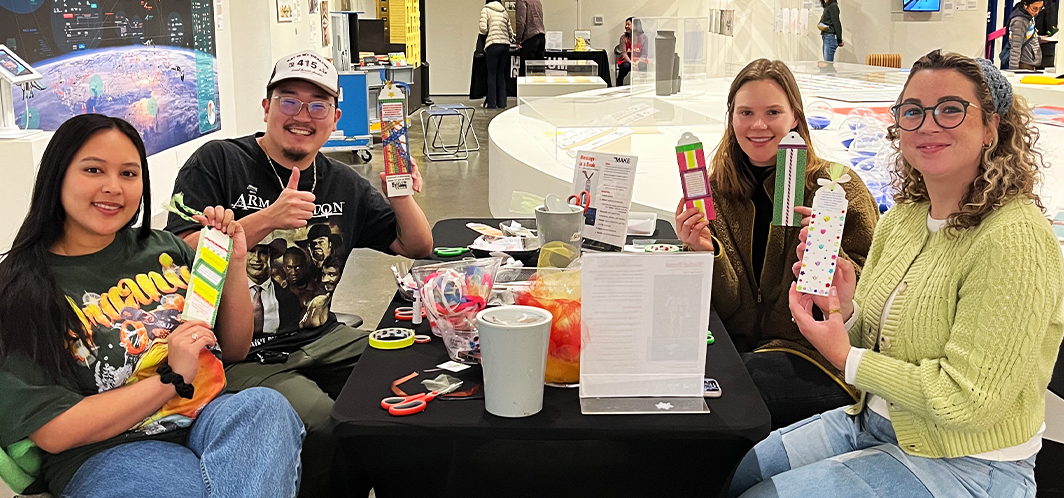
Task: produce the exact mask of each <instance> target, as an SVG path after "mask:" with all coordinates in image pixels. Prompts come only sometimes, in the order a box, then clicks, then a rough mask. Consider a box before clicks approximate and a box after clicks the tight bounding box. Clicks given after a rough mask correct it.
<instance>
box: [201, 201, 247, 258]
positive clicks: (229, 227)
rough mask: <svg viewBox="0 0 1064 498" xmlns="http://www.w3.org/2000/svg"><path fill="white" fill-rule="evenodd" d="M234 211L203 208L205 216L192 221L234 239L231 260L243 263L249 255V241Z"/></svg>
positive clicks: (214, 207) (211, 207) (220, 207)
mask: <svg viewBox="0 0 1064 498" xmlns="http://www.w3.org/2000/svg"><path fill="white" fill-rule="evenodd" d="M234 218H235V216H234V214H233V210H232V209H225V208H224V207H222V206H207V207H205V208H203V215H202V216H200V215H195V216H193V217H192V219H194V220H196V221H198V222H200V224H202V225H203V226H209V227H213V228H215V229H217V230H221V231H222V233H224V234H226V235H228V236H229V237H230V238H232V239H233V254H232V256H230V260H231V261H232V260H239V261H243V260H244V259H245V258H246V256H247V253H248V245H247V239H246V238H245V237H244V227H243V225H241V224H240V222H239V221H236V220H235V219H234Z"/></svg>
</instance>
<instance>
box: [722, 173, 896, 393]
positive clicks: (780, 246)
mask: <svg viewBox="0 0 1064 498" xmlns="http://www.w3.org/2000/svg"><path fill="white" fill-rule="evenodd" d="M846 173H847V174H849V175H850V178H851V180H850V181H849V182H847V183H843V184H841V185H842V187H843V188H844V189H845V190H846V199H847V200H848V201H849V208H848V210H849V213H847V218H846V225H845V227H844V229H843V234H842V248H841V249H840V251H839V255H840V256H842V257H845V258H846V259H848V260H850V261H852V262H853V264H854V267H855V269H856V270H857V276H858V277H860V275H861V267H862V266H864V263H865V258H866V257H867V255H868V249H869V248H870V247H871V245H872V233H873V231H874V230H875V227H876V221H878V220H879V209H878V207H877V204H876V202H875V198H874V197H872V194H871V193H870V192H869V191H868V187H866V186H865V184H864V183H863V182H862V181H861V179H860V177H858V176H857V174H855V173H854V172H853V171H851V170H850V169H849V168H847V169H846ZM827 176H828V175H827V168H824V169H822V170H821V171H820V172H819V173H818V174H817V178H827ZM775 186H776V175H775V173H773V174H771V175H769V177H768V178H767V179H766V180H765V183H764V184H763V187H764V189H765V191H766V192H767V193H768V196H769V198H770V199H771V198H773V196H774V195H775ZM814 192H815V189H810V188H808V187H806V190H805V205H806V206H811V205H812V204H813V194H814ZM713 204H714V206H715V208H716V211H717V218H716V219H715V220H713V221H711V222H710V229H711V230H712V231H713V237H714V241H715V243H716V246H717V249H718V253H717V256H716V259H715V260H714V262H713V307H714V308H715V309H716V310H717V313H718V314H719V315H720V318H721V320H722V321H723V322H724V326H725V327H727V329H728V333H729V334H730V336H731V338H732V341H733V342H734V343H735V347H736V348H737V349H738V350H739V352H741V353H742V352H749V351H755V350H756V351H767V350H773V351H786V352H788V353H792V354H796V355H798V356H801V357H803V358H805V359H807V360H810V361H812V362H814V363H816V364H817V365H819V366H820V367H821V368H822V369H823V370H824V371H825V372H827V373H828V374H830V375H831V376H832V377H834V378H835V380H837V381H838V382H839V384H840V385H842V386H843V387H844V388H846V390H847V391H848V392H850V394H851V395H852V396H853V397H854V400H856V399H857V396H858V393H857V390H856V389H855V388H854V387H853V386H850V385H847V384H846V383H845V382H844V381H843V380H842V379H843V378H844V375H843V373H842V372H841V371H839V370H838V369H836V368H835V367H833V366H832V365H831V363H830V362H828V361H827V359H825V358H824V356H823V355H821V354H820V353H819V352H818V351H817V350H816V348H814V347H813V346H812V345H811V344H810V343H809V341H808V340H806V339H805V337H803V336H802V333H801V332H800V331H799V330H798V326H796V325H795V324H794V322H792V321H791V312H790V309H789V308H788V297H787V294H788V291H789V290H790V286H791V282H793V281H794V280H795V278H794V273H793V270H792V269H791V267H792V266H793V265H794V263H795V262H797V261H798V255H797V254H796V249H797V247H798V232H799V231H800V230H801V227H780V226H773V227H772V228H771V229H770V231H769V236H768V247H767V248H766V250H765V262H764V265H763V266H762V270H761V281H760V282H757V281H756V280H755V277H754V271H753V264H752V263H751V261H750V259H751V254H752V253H753V251H752V249H751V246H752V245H753V222H754V202H753V201H752V200H750V199H743V200H741V201H736V200H734V199H727V198H725V197H723V196H720V197H718V196H714V197H713ZM818 318H819V317H818Z"/></svg>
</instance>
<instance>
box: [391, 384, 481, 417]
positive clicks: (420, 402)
mask: <svg viewBox="0 0 1064 498" xmlns="http://www.w3.org/2000/svg"><path fill="white" fill-rule="evenodd" d="M461 386H462V383H461V382H456V383H454V384H451V385H449V386H447V387H445V388H443V389H440V390H438V391H432V392H427V393H420V394H412V395H410V396H392V397H389V398H384V399H382V400H381V408H383V409H385V410H388V414H390V415H394V416H396V417H401V416H403V415H413V414H415V413H420V412H423V411H425V408H426V407H428V405H429V401H432V400H434V399H436V398H437V397H438V396H443V395H444V394H447V393H449V392H452V391H454V390H455V389H458V388H459V387H461Z"/></svg>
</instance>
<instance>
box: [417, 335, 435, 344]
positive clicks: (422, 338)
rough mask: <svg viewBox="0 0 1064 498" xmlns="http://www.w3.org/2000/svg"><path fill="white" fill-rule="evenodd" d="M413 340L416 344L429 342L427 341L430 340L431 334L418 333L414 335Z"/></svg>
mask: <svg viewBox="0 0 1064 498" xmlns="http://www.w3.org/2000/svg"><path fill="white" fill-rule="evenodd" d="M414 342H416V343H418V344H425V343H429V342H432V336H431V335H422V334H418V335H415V336H414Z"/></svg>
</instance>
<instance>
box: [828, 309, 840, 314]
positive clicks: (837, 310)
mask: <svg viewBox="0 0 1064 498" xmlns="http://www.w3.org/2000/svg"><path fill="white" fill-rule="evenodd" d="M834 313H838V314H840V315H841V314H842V310H840V309H838V308H831V309H829V310H828V314H829V315H831V314H834Z"/></svg>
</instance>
